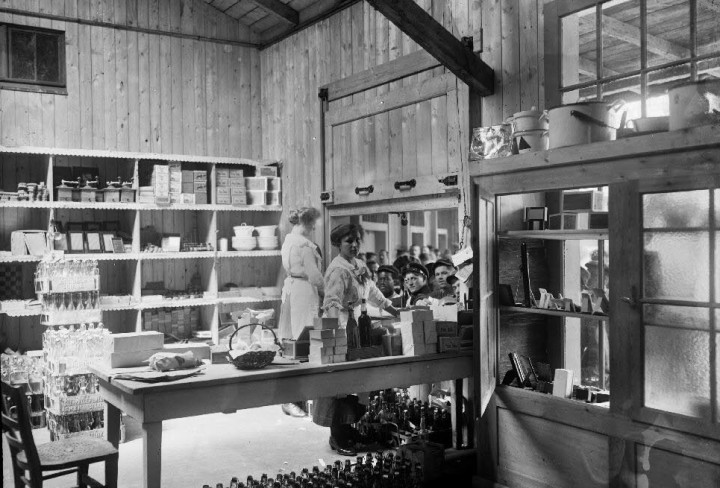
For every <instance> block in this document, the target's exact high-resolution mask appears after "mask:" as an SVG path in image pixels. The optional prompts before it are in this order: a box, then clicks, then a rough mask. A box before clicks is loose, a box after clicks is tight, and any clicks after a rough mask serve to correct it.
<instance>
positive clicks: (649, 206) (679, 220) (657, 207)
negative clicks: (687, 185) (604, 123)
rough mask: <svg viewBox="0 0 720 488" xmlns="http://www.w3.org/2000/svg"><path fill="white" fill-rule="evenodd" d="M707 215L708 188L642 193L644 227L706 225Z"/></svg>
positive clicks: (708, 202)
mask: <svg viewBox="0 0 720 488" xmlns="http://www.w3.org/2000/svg"><path fill="white" fill-rule="evenodd" d="M709 216H710V192H709V191H708V190H695V191H679V192H672V193H649V194H647V195H643V226H644V227H645V228H646V229H651V228H654V229H657V228H665V227H671V228H687V227H707V226H708V220H709Z"/></svg>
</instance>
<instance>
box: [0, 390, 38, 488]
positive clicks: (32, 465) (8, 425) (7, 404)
mask: <svg viewBox="0 0 720 488" xmlns="http://www.w3.org/2000/svg"><path fill="white" fill-rule="evenodd" d="M0 397H1V398H2V430H3V433H4V434H5V437H6V438H7V441H8V445H9V446H10V453H11V456H12V461H13V471H14V472H15V473H16V476H17V474H18V473H22V474H24V472H25V471H26V470H27V471H29V472H30V480H40V481H41V480H42V469H41V467H40V458H39V457H38V453H37V448H36V447H35V440H34V438H33V434H32V427H31V425H30V411H29V407H28V402H27V398H26V395H25V393H24V391H23V389H22V387H20V386H12V385H10V384H8V383H5V382H4V381H3V382H2V395H0ZM21 451H24V452H25V457H26V459H27V465H25V464H24V463H20V462H19V460H18V459H17V455H18V454H19V453H20V452H21ZM23 477H24V476H23ZM16 479H17V478H16ZM23 481H25V480H23ZM26 484H28V485H30V483H27V482H26Z"/></svg>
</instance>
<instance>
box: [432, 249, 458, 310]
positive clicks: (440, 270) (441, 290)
mask: <svg viewBox="0 0 720 488" xmlns="http://www.w3.org/2000/svg"><path fill="white" fill-rule="evenodd" d="M456 271H457V270H456V269H455V266H453V264H452V263H451V262H450V261H447V260H445V259H440V260H438V261H435V291H433V292H432V295H431V296H432V297H433V298H437V299H438V300H440V299H442V298H445V297H446V296H449V295H453V287H452V285H450V284H448V282H447V279H448V277H450V276H453V275H454V274H455V272H456Z"/></svg>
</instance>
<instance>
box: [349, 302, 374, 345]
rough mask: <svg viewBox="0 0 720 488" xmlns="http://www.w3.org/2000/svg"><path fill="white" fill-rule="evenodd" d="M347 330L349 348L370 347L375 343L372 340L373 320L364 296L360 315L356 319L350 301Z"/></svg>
mask: <svg viewBox="0 0 720 488" xmlns="http://www.w3.org/2000/svg"><path fill="white" fill-rule="evenodd" d="M345 330H346V332H347V347H348V349H358V348H360V347H370V346H372V345H373V340H372V320H371V319H370V316H369V315H368V313H367V303H366V302H365V299H364V298H363V300H362V304H361V305H360V317H358V319H357V320H355V313H354V311H353V306H352V302H348V321H347V325H346V326H345Z"/></svg>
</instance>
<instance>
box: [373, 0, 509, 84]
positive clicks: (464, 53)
mask: <svg viewBox="0 0 720 488" xmlns="http://www.w3.org/2000/svg"><path fill="white" fill-rule="evenodd" d="M367 2H368V3H369V4H370V5H372V6H373V7H374V8H375V9H376V10H377V11H378V12H380V13H381V14H383V15H384V16H385V17H387V18H388V20H390V22H392V23H393V24H395V25H396V26H397V27H398V28H399V29H400V30H401V31H402V32H403V33H405V34H406V35H407V36H408V37H410V39H412V40H413V41H415V42H416V43H418V44H419V45H420V46H421V47H422V48H423V49H425V50H426V51H427V52H428V53H430V54H431V55H432V56H433V57H434V58H435V59H437V60H438V61H439V62H440V63H442V64H443V65H444V66H445V67H447V68H448V69H449V70H450V71H451V72H452V73H453V74H454V75H455V76H457V77H458V78H460V79H461V80H462V81H463V82H465V83H467V84H468V86H470V88H471V89H473V90H475V91H476V92H477V93H478V94H480V95H481V96H488V95H492V94H493V91H494V89H495V72H494V71H493V69H492V68H491V67H490V66H488V65H487V64H485V63H484V62H483V61H482V60H481V59H480V58H479V57H478V56H477V55H476V54H475V53H473V52H472V49H470V48H468V47H466V46H465V44H463V43H462V42H461V41H460V40H459V39H458V38H457V37H455V36H454V35H453V34H452V33H450V32H448V31H447V29H445V27H443V25H442V24H440V23H439V22H438V21H437V20H435V19H434V18H433V17H432V16H431V15H430V14H428V13H427V12H426V11H425V10H424V9H423V8H422V7H420V6H419V5H418V4H416V3H415V2H414V1H413V0H367Z"/></svg>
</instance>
